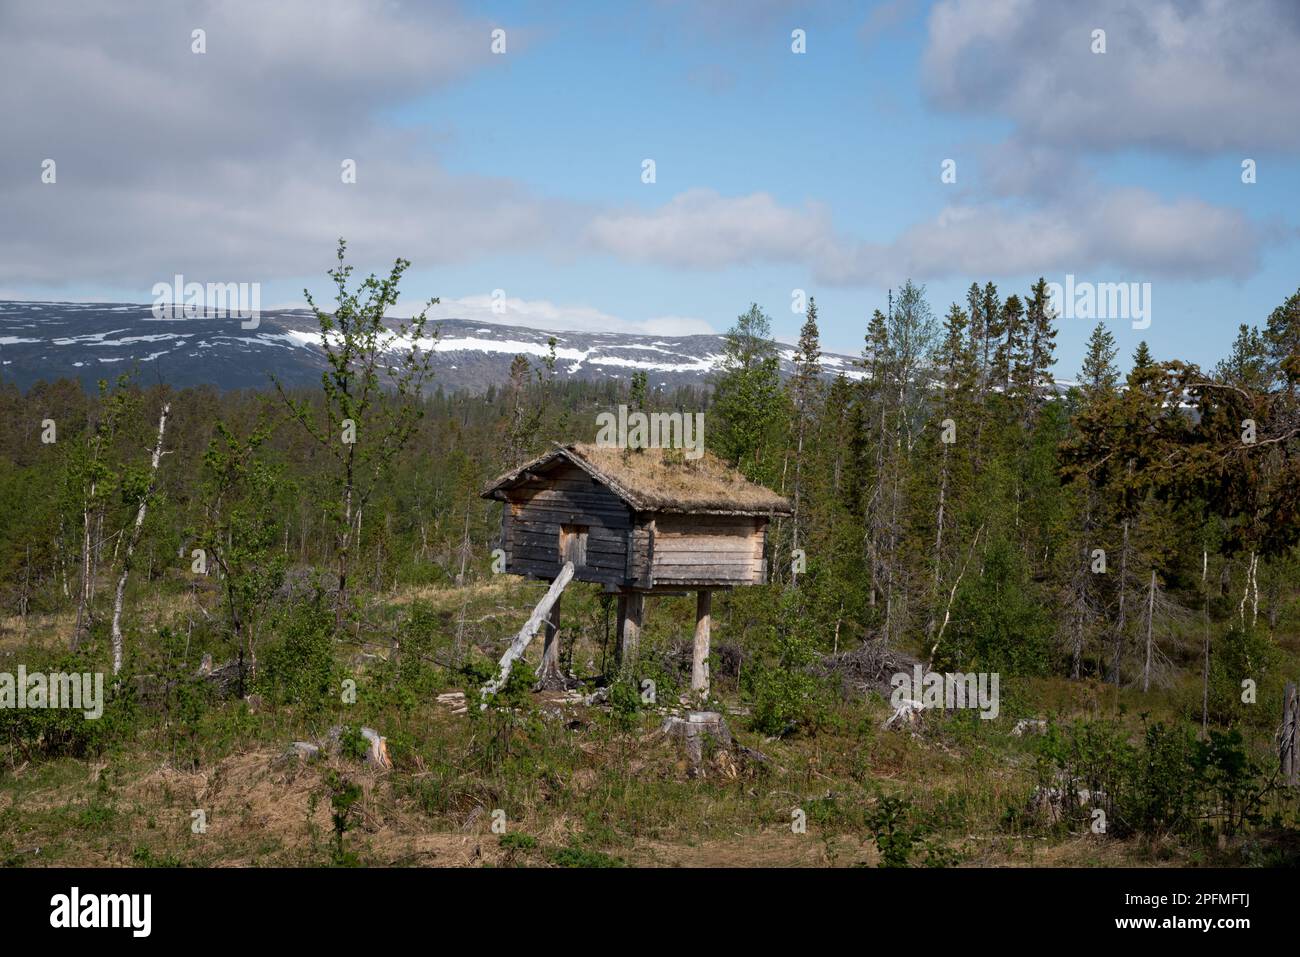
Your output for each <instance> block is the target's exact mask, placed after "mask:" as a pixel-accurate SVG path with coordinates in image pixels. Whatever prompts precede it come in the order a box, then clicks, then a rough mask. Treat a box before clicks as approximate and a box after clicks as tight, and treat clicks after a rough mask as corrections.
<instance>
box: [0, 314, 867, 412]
mask: <svg viewBox="0 0 1300 957" xmlns="http://www.w3.org/2000/svg"><path fill="white" fill-rule="evenodd" d="M245 324H246V321H241V320H240V319H239V318H236V317H234V316H228V317H218V316H210V315H204V316H197V317H193V318H188V319H156V318H154V316H153V306H152V305H151V304H140V303H84V302H25V301H17V300H0V381H10V382H14V383H16V384H17V385H18V386H19V387H20V388H24V389H26V388H29V387H30V386H31V385H33V384H35V383H36V382H38V381H41V380H44V381H47V382H51V381H54V380H57V379H60V378H72V379H77V380H78V381H80V382H81V383H82V385H83V386H84V387H85V388H88V389H93V388H94V387H95V383H96V382H98V381H99V380H100V379H105V378H112V377H113V376H115V375H117V374H119V373H120V372H125V371H128V370H130V369H132V368H135V369H137V370H138V371H139V373H140V378H141V381H143V382H154V381H158V380H159V379H161V381H163V382H165V383H168V384H169V385H172V386H175V387H178V388H184V387H187V386H196V385H212V386H215V387H217V388H219V389H222V390H227V389H242V388H264V387H266V386H268V385H269V384H270V381H271V379H270V376H271V374H272V373H274V374H275V375H276V376H277V377H278V378H279V379H280V380H281V381H282V382H284V384H285V385H286V386H288V387H301V386H315V385H317V384H318V383H319V381H320V374H321V372H322V371H323V370H324V369H325V359H324V353H323V350H322V349H321V348H320V334H319V327H318V326H317V324H316V319H315V317H314V315H313V314H312V313H311V312H310V311H309V310H305V309H267V310H262V311H261V313H260V317H259V320H258V324H257V326H256V327H255V328H243V326H244V325H245ZM396 324H397V320H392V325H394V326H395V325H396ZM429 326H430V328H437V329H438V330H439V338H438V341H437V342H436V343H435V344H434V346H433V349H432V363H431V366H432V369H433V372H434V378H433V382H432V387H433V388H437V387H439V386H441V387H442V388H443V389H444V390H446V391H448V392H451V391H458V390H463V391H467V392H472V393H482V392H485V391H486V390H487V389H488V388H489V387H490V386H492V385H500V384H502V383H504V382H506V381H507V380H508V378H509V371H510V363H511V362H512V361H513V359H514V357H515V356H516V355H520V354H523V355H525V356H527V357H528V358H529V359H530V360H532V361H534V362H538V361H540V360H541V359H542V358H543V357H545V356H546V355H547V353H548V351H549V345H548V343H549V341H550V339H551V337H554V338H555V340H556V360H557V361H556V363H555V374H556V377H557V378H558V379H586V380H590V381H601V380H604V379H615V380H628V379H630V378H631V376H632V374H633V373H634V372H638V371H644V372H646V373H647V375H648V376H649V382H650V385H651V387H659V386H662V387H664V388H666V389H671V388H675V387H678V386H684V385H695V386H706V385H709V384H711V382H712V378H713V376H714V374H715V373H717V372H718V371H719V370H720V369H721V362H722V355H723V346H724V341H725V340H724V337H723V336H722V335H718V334H711V335H689V336H662V335H651V334H648V333H626V332H577V331H570V332H551V331H547V330H541V329H535V328H530V327H528V326H516V325H506V324H498V323H488V322H482V321H471V320H466V319H439V320H437V321H436V322H435V321H432V320H431V321H430V323H429ZM794 352H795V349H794V347H793V346H790V345H787V344H785V343H777V355H778V358H779V360H780V364H781V374H782V376H788V375H789V374H790V373H791V371H792V370H793V358H794ZM855 362H856V359H855V357H852V356H847V355H840V354H837V353H825V354H823V356H822V365H823V370H824V372H825V373H826V374H827V375H828V376H834V375H836V374H837V373H841V372H842V373H844V374H845V375H846V376H848V377H849V378H862V377H864V375H865V373H864V371H863V370H861V369H859V368H856V367H855V366H854V363H855Z"/></svg>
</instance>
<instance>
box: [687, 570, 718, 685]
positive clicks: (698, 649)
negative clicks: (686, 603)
mask: <svg viewBox="0 0 1300 957" xmlns="http://www.w3.org/2000/svg"><path fill="white" fill-rule="evenodd" d="M712 621H713V592H711V591H710V590H709V589H707V588H701V589H700V591H699V595H698V596H697V598H696V600H695V648H694V652H693V654H692V655H691V691H693V692H694V693H695V694H696V695H698V696H699V697H700V699H701V700H703V699H705V698H707V697H708V696H709V629H710V627H711V625H712Z"/></svg>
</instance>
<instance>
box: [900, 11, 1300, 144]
mask: <svg viewBox="0 0 1300 957" xmlns="http://www.w3.org/2000/svg"><path fill="white" fill-rule="evenodd" d="M1094 29H1104V30H1105V31H1106V52H1105V53H1093V52H1092V49H1091V45H1092V31H1093V30H1094ZM1297 49H1300V5H1297V4H1296V3H1295V2H1294V0H1180V2H1173V0H1145V2H1141V3H1134V2H1129V0H1098V2H1095V3H1089V4H1077V3H1041V2H1035V0H942V2H940V3H938V4H936V5H935V6H934V8H933V9H932V10H931V13H930V19H929V36H928V42H927V46H926V49H925V52H924V55H923V58H922V72H923V80H924V83H925V86H926V88H927V90H928V92H929V94H930V95H931V97H932V98H933V100H934V101H935V102H936V103H937V104H938V105H940V106H942V107H945V108H948V109H952V110H962V111H970V112H983V113H987V114H996V115H1003V116H1008V117H1010V118H1011V119H1012V120H1014V121H1015V122H1016V123H1017V124H1018V127H1019V129H1018V134H1019V136H1020V138H1022V139H1025V140H1026V141H1028V142H1032V143H1036V144H1048V145H1054V146H1068V147H1071V148H1073V149H1079V150H1084V151H1106V150H1116V149H1123V148H1127V147H1133V146H1143V147H1151V148H1156V149H1169V150H1179V151H1187V152H1193V153H1214V152H1222V151H1226V150H1237V151H1243V150H1244V151H1248V152H1246V153H1244V154H1243V155H1251V154H1252V153H1254V152H1257V151H1263V150H1267V149H1285V150H1296V149H1300V97H1297V96H1296V95H1295V91H1296V90H1297V89H1300V56H1297V55H1296V51H1297Z"/></svg>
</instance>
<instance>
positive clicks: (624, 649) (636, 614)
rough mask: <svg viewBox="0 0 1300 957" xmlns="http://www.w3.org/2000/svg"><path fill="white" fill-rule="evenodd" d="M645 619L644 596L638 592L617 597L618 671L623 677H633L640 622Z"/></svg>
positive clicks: (639, 636)
mask: <svg viewBox="0 0 1300 957" xmlns="http://www.w3.org/2000/svg"><path fill="white" fill-rule="evenodd" d="M644 617H645V595H644V594H642V593H641V592H639V591H628V592H622V593H620V594H619V596H618V646H617V647H618V670H619V674H620V675H622V676H624V677H634V676H633V675H632V672H633V671H634V670H635V669H636V661H637V649H638V646H639V645H640V642H641V622H642V619H643V618H644Z"/></svg>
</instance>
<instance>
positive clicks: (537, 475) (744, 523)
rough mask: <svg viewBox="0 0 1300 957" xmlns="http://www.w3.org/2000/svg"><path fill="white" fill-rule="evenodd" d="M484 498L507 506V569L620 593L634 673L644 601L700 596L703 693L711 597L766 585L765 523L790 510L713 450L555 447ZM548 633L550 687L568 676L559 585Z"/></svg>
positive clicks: (545, 668) (695, 676) (626, 666)
mask: <svg viewBox="0 0 1300 957" xmlns="http://www.w3.org/2000/svg"><path fill="white" fill-rule="evenodd" d="M482 494H483V497H484V498H489V499H496V500H498V501H500V502H502V503H503V504H504V506H505V507H504V510H503V514H502V518H501V523H502V524H501V548H502V549H503V550H504V552H505V569H504V570H505V571H507V572H511V573H513V574H517V575H524V576H527V577H529V578H536V579H541V580H543V581H550V582H553V583H555V582H556V580H557V579H558V578H561V577H563V578H564V579H565V580H566V581H567V578H568V575H569V574H571V575H572V577H573V578H574V579H576V580H578V581H585V582H596V583H599V584H601V585H604V586H605V589H606V591H609V592H614V593H617V595H618V639H617V641H616V643H615V654H616V656H617V662H618V667H619V669H620V671H622V672H623V673H625V674H633V671H632V669H633V668H634V666H635V662H636V658H637V647H638V639H639V637H640V632H641V624H642V619H643V616H644V611H645V598H646V596H647V595H664V594H682V593H684V592H689V591H696V592H698V598H697V603H696V625H695V644H694V655H693V665H692V670H691V688H692V690H693V691H694V692H696V693H697V694H699V695H701V696H707V694H708V690H709V670H708V669H709V664H708V661H709V641H710V624H711V597H712V593H713V591H714V590H715V589H720V588H733V587H736V586H738V585H761V584H765V583H766V582H767V559H766V557H765V555H764V548H765V545H766V540H767V527H768V523H769V522H770V521H771V520H772V518H773V517H774V516H776V515H787V514H789V512H790V506H789V503H788V502H787V501H786V500H785V499H784V498H782V497H781V496H780V495H777V494H776V493H775V492H773V491H771V490H769V489H766V488H763V487H762V486H760V485H755V484H754V483H752V482H749V481H747V480H746V479H745V478H744V477H743V476H742V475H740V473H739V472H737V471H735V470H734V469H730V468H728V467H727V466H726V465H725V464H724V463H723V462H722V461H721V460H719V459H718V458H717V457H716V456H713V455H712V454H710V453H707V452H706V453H704V455H703V456H702V457H700V458H697V459H694V460H692V459H688V458H686V457H685V455H684V454H683V452H682V451H681V450H673V449H617V448H603V447H599V446H595V445H567V446H558V445H557V446H556V447H555V448H554V449H552V450H551V451H550V452H547V453H546V454H545V455H542V456H540V457H539V458H536V459H534V460H533V461H531V462H528V463H527V464H525V465H521V466H520V467H519V468H516V469H514V470H512V471H510V472H507V473H506V474H505V475H502V476H501V477H500V478H498V479H496V480H495V481H493V482H492V483H490V484H489V485H488V486H487V488H486V489H484V491H483V493H482ZM569 564H571V565H572V566H573V567H572V571H571V572H569V571H568V569H567V566H568V565H569ZM562 573H563V575H562ZM561 587H563V586H561ZM553 590H554V589H553ZM545 635H546V643H545V646H544V648H543V652H542V666H541V668H540V669H539V672H538V675H539V677H540V678H541V680H542V683H543V684H544V685H547V684H554V683H556V682H557V681H558V682H561V683H562V681H563V676H562V675H560V673H559V644H560V634H559V593H558V590H556V591H555V595H554V598H553V601H552V604H551V606H550V608H549V610H548V612H547V616H546V631H545Z"/></svg>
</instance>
